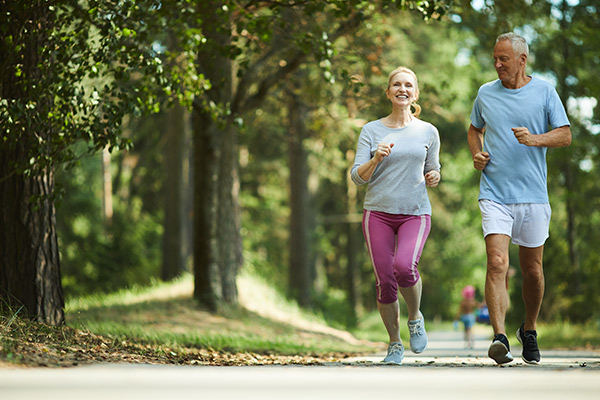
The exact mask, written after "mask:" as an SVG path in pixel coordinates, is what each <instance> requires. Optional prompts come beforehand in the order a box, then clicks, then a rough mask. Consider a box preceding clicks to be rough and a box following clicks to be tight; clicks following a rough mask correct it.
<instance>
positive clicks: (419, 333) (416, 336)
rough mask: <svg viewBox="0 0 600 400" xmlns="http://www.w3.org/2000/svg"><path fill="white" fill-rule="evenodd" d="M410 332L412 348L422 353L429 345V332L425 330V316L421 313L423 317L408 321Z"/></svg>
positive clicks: (414, 351)
mask: <svg viewBox="0 0 600 400" xmlns="http://www.w3.org/2000/svg"><path fill="white" fill-rule="evenodd" d="M408 331H409V332H410V349H411V350H412V351H413V353H417V354H419V353H422V352H423V351H424V350H425V348H426V347H427V332H425V318H424V317H423V314H422V313H421V319H417V320H415V321H408Z"/></svg>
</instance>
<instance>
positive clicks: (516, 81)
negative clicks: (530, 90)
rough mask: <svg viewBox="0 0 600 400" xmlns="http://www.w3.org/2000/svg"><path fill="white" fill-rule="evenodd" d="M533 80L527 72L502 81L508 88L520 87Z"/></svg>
mask: <svg viewBox="0 0 600 400" xmlns="http://www.w3.org/2000/svg"><path fill="white" fill-rule="evenodd" d="M529 82H531V77H530V76H527V75H526V74H525V72H523V73H522V74H518V75H516V76H515V77H513V78H512V79H510V80H506V81H502V86H504V87H505V88H507V89H520V88H522V87H523V86H525V85H527V84H528V83H529Z"/></svg>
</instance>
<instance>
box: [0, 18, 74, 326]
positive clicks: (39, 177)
mask: <svg viewBox="0 0 600 400" xmlns="http://www.w3.org/2000/svg"><path fill="white" fill-rule="evenodd" d="M12 11H13V12H14V13H15V15H14V17H15V18H21V19H22V21H23V23H22V24H11V25H10V26H6V27H5V28H6V29H5V32H4V33H5V34H6V36H8V35H11V37H12V40H13V43H20V46H21V49H20V50H15V48H11V49H10V51H9V49H7V48H5V47H4V44H5V43H3V44H0V50H2V51H0V54H2V56H1V57H0V79H1V80H2V81H1V83H0V89H1V93H0V98H2V99H5V100H9V101H15V102H17V103H19V104H21V105H24V104H27V103H30V104H34V105H35V111H33V110H31V111H27V110H25V108H24V107H23V111H22V117H21V120H20V121H19V122H20V123H19V124H13V127H15V129H18V127H23V128H22V129H23V130H22V131H14V132H11V133H10V135H9V136H7V138H8V140H4V141H0V308H4V307H5V306H8V310H7V311H8V312H13V313H14V312H17V311H18V310H19V309H20V310H21V311H20V313H19V315H21V316H27V317H29V318H32V319H35V320H37V321H39V322H45V323H48V324H52V325H61V324H63V323H64V296H63V292H62V286H61V277H60V262H59V252H58V238H57V233H56V211H55V208H54V170H53V167H52V165H50V166H46V167H38V166H37V161H36V164H35V165H31V161H30V160H32V159H33V157H32V154H31V153H30V149H32V148H39V147H40V143H42V144H43V143H45V142H46V141H48V140H49V138H50V137H51V133H52V132H50V131H49V129H50V128H42V127H40V126H41V124H39V123H35V122H33V123H31V122H30V121H29V118H27V117H32V116H33V115H28V116H26V115H25V114H26V113H29V114H31V113H34V112H35V113H41V115H44V114H43V113H44V110H47V109H48V108H47V107H48V106H49V104H50V102H51V101H52V100H51V99H45V98H38V97H37V95H36V91H35V85H36V84H39V82H41V81H42V80H41V79H40V78H41V74H42V72H41V71H40V68H39V67H38V65H39V63H40V59H39V48H40V47H41V46H42V45H43V43H45V41H46V40H47V37H46V36H47V33H48V32H49V25H50V22H48V13H49V11H48V8H47V7H37V8H36V9H34V10H28V11H27V12H24V13H21V14H19V11H22V10H20V9H15V10H12ZM32 21H36V23H35V24H32ZM2 42H3V41H2ZM44 61H47V60H44ZM17 64H19V65H20V69H21V73H20V75H19V77H18V76H17V75H16V74H15V68H16V65H17ZM33 117H34V118H31V119H32V120H35V119H36V118H35V117H37V115H35V116H33ZM28 123H30V124H31V125H27V124H28ZM36 156H37V154H36ZM40 158H41V157H40ZM25 167H31V168H32V169H31V170H30V171H28V172H26V173H24V172H22V171H23V170H24V168H25ZM21 307H22V308H21Z"/></svg>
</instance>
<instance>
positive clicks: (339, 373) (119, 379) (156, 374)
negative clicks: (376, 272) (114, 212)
mask: <svg viewBox="0 0 600 400" xmlns="http://www.w3.org/2000/svg"><path fill="white" fill-rule="evenodd" d="M488 344H489V337H488V336H487V334H483V335H481V337H479V340H477V341H476V345H475V348H474V349H472V350H465V349H463V343H462V339H461V337H460V333H459V332H450V333H431V334H430V346H429V348H428V349H427V351H426V352H425V353H424V354H423V355H413V354H412V353H411V352H410V351H408V352H407V353H406V355H405V361H404V364H403V365H401V366H387V365H381V364H380V363H379V361H380V360H381V359H382V358H383V354H380V355H379V354H378V355H376V356H373V357H360V358H356V359H351V360H346V361H344V362H341V363H331V364H327V365H324V366H310V367H299V366H287V367H281V366H279V367H278V366H263V367H202V366H194V367H183V366H149V365H131V364H127V365H126V364H117V365H115V364H111V365H95V366H89V367H78V368H68V369H42V368H40V369H37V368H36V369H2V370H0V399H2V400H12V399H15V400H29V399H35V400H39V399H44V400H54V399H56V400H71V399H84V400H100V399H102V400H112V399H128V400H131V399H144V400H153V399H157V400H158V399H160V400H165V399H166V400H178V399H236V400H238V399H243V400H246V399H261V400H267V399H277V400H281V399H286V400H288V399H309V400H318V399H327V400H331V399H345V400H347V399H362V400H368V399H405V398H410V399H417V400H422V399H444V400H445V399H461V400H465V399H467V400H468V399H478V400H482V399H486V400H487V399H502V400H506V399H516V398H526V397H532V398H534V399H535V398H543V399H544V400H553V399H569V398H583V399H598V398H600V352H573V351H563V352H560V351H553V352H548V351H546V352H542V357H543V365H541V366H528V365H526V364H524V363H523V362H522V361H520V360H518V359H515V361H514V362H513V363H511V364H508V366H503V367H500V366H496V365H495V364H494V363H493V361H491V360H488V359H487V357H486V355H485V354H486V352H487V345H488ZM513 353H514V354H515V355H518V354H520V349H518V348H517V346H516V343H515V345H514V351H513Z"/></svg>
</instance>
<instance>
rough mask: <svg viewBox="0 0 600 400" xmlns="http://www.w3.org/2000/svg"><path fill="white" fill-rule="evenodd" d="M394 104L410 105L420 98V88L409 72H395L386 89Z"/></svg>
mask: <svg viewBox="0 0 600 400" xmlns="http://www.w3.org/2000/svg"><path fill="white" fill-rule="evenodd" d="M385 93H386V95H387V97H388V99H390V101H391V102H392V104H397V105H404V106H410V105H411V104H412V103H413V102H414V101H416V100H417V99H418V95H419V90H418V88H417V83H416V81H415V78H414V77H413V76H412V75H411V74H409V73H408V72H398V73H397V74H395V75H394V76H393V77H392V79H390V83H389V86H388V88H387V89H386V91H385Z"/></svg>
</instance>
